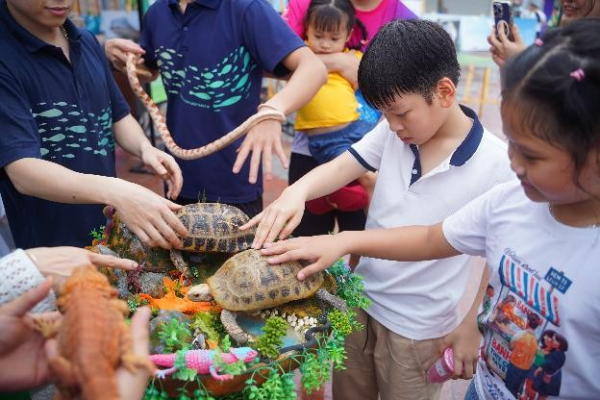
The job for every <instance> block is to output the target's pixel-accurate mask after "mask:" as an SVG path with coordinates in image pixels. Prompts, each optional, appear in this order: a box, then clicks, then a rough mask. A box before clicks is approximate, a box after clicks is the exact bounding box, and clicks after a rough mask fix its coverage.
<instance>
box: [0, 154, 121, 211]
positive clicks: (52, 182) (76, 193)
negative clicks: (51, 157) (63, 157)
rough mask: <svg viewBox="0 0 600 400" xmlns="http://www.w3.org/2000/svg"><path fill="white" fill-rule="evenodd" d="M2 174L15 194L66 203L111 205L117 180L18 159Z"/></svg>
mask: <svg viewBox="0 0 600 400" xmlns="http://www.w3.org/2000/svg"><path fill="white" fill-rule="evenodd" d="M4 168H5V171H6V173H7V175H8V177H9V178H10V180H11V182H12V183H13V185H14V186H15V188H16V189H17V191H18V192H19V193H22V194H25V195H29V196H34V197H40V198H42V199H46V200H50V201H55V202H58V203H68V204H113V203H112V198H111V197H112V196H113V194H114V193H118V191H119V188H118V186H119V185H121V184H123V183H126V182H124V181H121V180H120V179H117V178H111V177H106V176H100V175H93V174H82V173H79V172H75V171H72V170H70V169H68V168H65V167H63V166H61V165H59V164H56V163H53V162H50V161H45V160H40V159H37V158H22V159H20V160H17V161H14V162H12V163H10V164H8V165H7V166H6V167H4Z"/></svg>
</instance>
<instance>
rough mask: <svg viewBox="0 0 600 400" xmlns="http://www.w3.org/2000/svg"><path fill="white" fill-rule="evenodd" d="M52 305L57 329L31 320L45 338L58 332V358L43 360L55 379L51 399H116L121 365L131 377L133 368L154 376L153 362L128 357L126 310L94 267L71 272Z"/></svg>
mask: <svg viewBox="0 0 600 400" xmlns="http://www.w3.org/2000/svg"><path fill="white" fill-rule="evenodd" d="M56 305H57V306H58V309H59V311H60V312H61V313H62V314H63V318H62V320H61V321H60V322H59V325H58V324H54V326H52V325H46V326H44V322H45V321H44V320H38V321H36V323H37V325H38V329H40V331H42V333H44V334H46V335H52V333H56V331H57V341H58V352H59V356H57V357H55V358H52V359H50V360H48V367H49V369H50V371H51V372H52V374H53V375H54V377H55V378H56V380H57V383H56V386H57V389H58V393H57V395H56V399H59V398H60V399H64V400H66V399H76V398H77V399H79V398H81V399H83V400H100V399H102V400H120V396H119V392H118V385H117V379H116V375H115V371H116V369H117V368H118V367H119V366H120V365H123V366H125V367H126V368H127V369H128V370H130V371H132V373H134V372H136V371H137V369H138V368H147V369H148V370H149V371H154V368H155V367H154V365H153V364H152V362H150V361H149V360H148V359H146V358H140V357H138V356H136V355H135V354H134V353H133V343H132V339H131V333H130V331H129V326H128V325H126V324H125V316H126V315H127V314H128V313H129V311H128V309H127V305H126V304H125V302H123V301H121V300H118V299H117V290H116V289H115V288H113V287H112V286H111V285H110V284H109V283H108V279H107V278H106V276H104V275H103V274H101V273H100V272H98V270H97V269H96V267H94V266H93V265H88V266H84V267H79V268H77V269H76V270H75V271H73V274H72V275H71V277H69V278H68V279H67V280H66V281H65V283H64V284H63V286H62V288H61V293H60V296H59V298H58V300H57V302H56ZM52 328H54V332H52Z"/></svg>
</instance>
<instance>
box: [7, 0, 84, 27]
mask: <svg viewBox="0 0 600 400" xmlns="http://www.w3.org/2000/svg"><path fill="white" fill-rule="evenodd" d="M74 3H75V0H8V1H7V4H8V9H9V10H10V13H11V15H12V16H13V18H14V19H15V20H16V21H17V22H18V23H19V24H21V25H22V26H23V27H24V28H25V29H27V30H29V31H30V32H32V33H33V34H36V33H40V32H43V31H44V30H52V29H55V28H57V27H59V26H61V25H62V24H64V23H65V20H66V19H67V16H68V14H69V12H70V11H71V9H72V8H73V4H74Z"/></svg>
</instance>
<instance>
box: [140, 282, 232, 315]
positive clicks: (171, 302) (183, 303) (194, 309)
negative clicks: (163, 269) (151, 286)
mask: <svg viewBox="0 0 600 400" xmlns="http://www.w3.org/2000/svg"><path fill="white" fill-rule="evenodd" d="M163 283H164V285H165V288H167V293H166V294H165V295H164V296H163V297H162V298H160V299H155V298H154V297H152V296H150V295H149V294H146V293H140V294H138V296H139V298H140V299H141V300H147V301H148V303H149V305H150V307H156V308H159V309H161V310H172V311H179V312H182V313H184V314H195V313H198V312H212V313H217V314H218V313H219V312H221V307H219V306H217V305H215V304H214V303H212V302H194V301H191V300H190V299H188V298H187V296H186V295H187V291H188V290H189V288H190V287H189V286H183V276H181V277H180V278H179V281H174V280H172V279H170V278H168V277H165V278H163ZM176 286H179V292H180V293H181V295H182V296H183V298H181V297H177V295H176V293H175V292H176Z"/></svg>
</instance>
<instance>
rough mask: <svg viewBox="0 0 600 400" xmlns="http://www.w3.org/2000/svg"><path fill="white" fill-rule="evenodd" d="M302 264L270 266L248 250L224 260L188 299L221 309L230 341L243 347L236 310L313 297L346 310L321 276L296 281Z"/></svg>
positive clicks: (192, 288)
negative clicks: (325, 285) (329, 290)
mask: <svg viewBox="0 0 600 400" xmlns="http://www.w3.org/2000/svg"><path fill="white" fill-rule="evenodd" d="M302 268H303V267H302V264H300V263H299V262H297V261H291V262H285V263H283V264H279V265H271V264H269V263H268V262H267V258H266V257H264V256H263V255H262V254H261V252H260V250H255V249H249V250H245V251H243V252H241V253H238V254H236V255H235V256H233V257H231V258H230V259H229V260H227V261H226V262H225V263H224V264H223V265H222V266H221V268H219V269H218V270H217V272H216V273H215V274H214V275H213V276H211V277H210V278H208V279H207V280H206V283H203V284H200V285H196V286H193V287H191V288H190V289H189V291H188V298H189V299H191V300H194V301H213V300H214V301H215V302H216V303H217V304H218V305H219V306H221V307H222V308H223V311H221V322H222V323H223V325H224V326H225V329H226V330H227V332H228V333H229V336H231V338H232V339H234V340H235V341H236V342H237V343H238V344H240V345H243V344H245V343H246V342H248V340H249V339H250V336H249V335H248V334H247V333H246V332H244V331H243V330H242V328H241V327H240V326H239V325H238V324H237V322H236V314H235V312H236V311H256V310H260V309H263V308H271V307H276V306H279V305H281V304H285V303H287V302H290V301H293V300H300V299H304V298H306V297H310V296H312V295H313V294H314V295H315V296H317V297H318V298H320V299H322V300H323V301H326V302H327V303H329V304H331V305H332V306H333V307H335V308H337V309H339V310H341V311H344V312H345V311H346V303H345V302H344V301H343V300H342V299H340V298H339V297H337V296H334V295H332V294H331V293H329V292H328V291H327V290H325V288H323V275H322V274H314V275H311V276H309V277H308V278H306V279H305V280H304V281H299V280H298V279H297V278H296V275H297V274H298V271H300V270H301V269H302Z"/></svg>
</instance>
